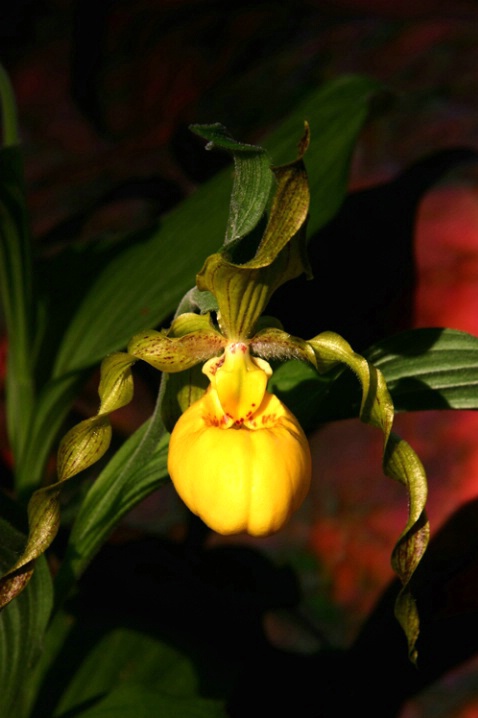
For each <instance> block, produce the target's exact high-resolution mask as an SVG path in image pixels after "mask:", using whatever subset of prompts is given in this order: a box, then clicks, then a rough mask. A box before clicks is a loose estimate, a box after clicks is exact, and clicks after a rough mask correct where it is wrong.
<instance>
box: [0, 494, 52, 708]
mask: <svg viewBox="0 0 478 718" xmlns="http://www.w3.org/2000/svg"><path fill="white" fill-rule="evenodd" d="M0 515H1V516H2V517H6V516H9V517H10V516H11V515H12V510H11V507H10V502H9V501H8V502H7V500H6V498H5V497H4V496H3V494H0ZM24 543H25V536H24V535H23V534H22V532H20V531H18V530H17V529H16V528H14V527H13V525H12V523H10V522H9V521H7V519H6V518H0V570H2V571H4V570H5V569H7V567H8V566H10V565H11V564H12V563H13V562H14V561H15V558H16V556H17V555H18V553H19V552H21V550H22V548H23V545H24ZM52 599H53V591H52V582H51V577H50V572H49V569H48V566H47V563H46V561H45V559H44V558H41V560H39V561H38V563H37V567H36V571H35V573H34V575H33V578H32V580H31V581H30V583H29V584H28V586H27V587H26V588H25V590H24V591H23V592H22V594H21V596H19V597H18V599H17V600H16V601H14V602H13V603H10V604H9V605H8V606H7V607H6V608H4V609H3V611H1V612H0V705H1V715H2V718H24V717H26V716H27V715H28V709H29V706H30V703H31V700H32V698H33V695H32V691H31V689H32V686H31V685H30V682H29V678H30V674H31V671H32V670H33V667H34V665H35V662H36V661H37V659H38V658H39V656H40V654H41V651H42V647H43V641H44V633H45V630H46V627H47V623H48V620H49V618H50V613H51V608H52Z"/></svg>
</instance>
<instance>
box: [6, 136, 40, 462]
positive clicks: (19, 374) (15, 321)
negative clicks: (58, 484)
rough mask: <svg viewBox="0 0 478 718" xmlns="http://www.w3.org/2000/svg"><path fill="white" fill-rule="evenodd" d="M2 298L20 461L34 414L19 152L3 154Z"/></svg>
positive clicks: (10, 413) (11, 430) (13, 435)
mask: <svg viewBox="0 0 478 718" xmlns="http://www.w3.org/2000/svg"><path fill="white" fill-rule="evenodd" d="M0 297H1V303H2V310H3V315H4V319H5V324H6V330H7V336H8V345H7V346H8V355H7V375H6V398H7V428H8V434H9V440H10V445H11V448H12V451H13V452H14V456H15V458H16V460H17V461H18V460H21V456H22V452H23V450H24V448H25V444H26V441H27V435H28V429H29V425H30V420H31V413H32V411H33V398H34V387H33V359H34V356H33V342H32V333H33V332H32V330H33V320H34V314H33V298H32V287H31V258H30V234H29V227H28V215H27V209H26V204H25V191H24V185H23V168H22V161H21V155H20V151H19V148H18V147H17V146H12V147H5V148H3V149H2V150H1V151H0Z"/></svg>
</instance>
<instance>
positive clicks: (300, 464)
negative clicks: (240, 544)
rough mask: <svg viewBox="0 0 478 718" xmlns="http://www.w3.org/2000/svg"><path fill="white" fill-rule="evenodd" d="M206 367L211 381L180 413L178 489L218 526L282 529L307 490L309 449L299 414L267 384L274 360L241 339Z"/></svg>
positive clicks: (172, 469)
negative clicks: (261, 356)
mask: <svg viewBox="0 0 478 718" xmlns="http://www.w3.org/2000/svg"><path fill="white" fill-rule="evenodd" d="M203 371H204V372H205V374H206V375H207V376H208V377H209V379H210V382H211V383H210V386H209V388H208V390H207V392H206V393H205V394H204V395H203V397H202V398H201V399H199V400H198V401H196V402H195V403H194V404H192V405H191V406H190V407H189V409H187V410H186V411H185V412H184V414H182V415H181V417H180V418H179V420H178V421H177V423H176V425H175V427H174V430H173V432H172V434H171V439H170V445H169V457H168V470H169V474H170V476H171V479H172V481H173V483H174V485H175V487H176V490H177V492H178V494H179V495H180V496H181V498H182V499H183V501H184V502H185V504H186V505H187V506H188V507H189V508H190V509H191V511H192V512H193V513H195V514H197V515H198V516H200V517H201V518H202V520H203V521H204V522H205V523H206V524H207V525H208V526H210V527H211V528H212V529H213V530H214V531H217V532H218V533H221V534H233V533H238V532H241V531H247V532H248V533H249V534H252V535H254V536H264V535H268V534H271V533H274V532H275V531H278V530H279V529H280V528H281V527H282V526H283V525H284V524H285V523H286V521H287V520H288V519H289V517H290V515H291V514H292V512H293V511H295V510H296V509H297V508H298V507H299V506H300V504H301V503H302V501H303V499H304V498H305V495H306V494H307V491H308V488H309V484H310V475H311V457H310V449H309V444H308V442H307V438H306V436H305V434H304V432H303V430H302V428H301V427H300V425H299V423H298V421H297V419H296V418H295V416H294V415H293V414H292V413H291V412H290V411H289V410H288V409H287V408H286V407H285V406H284V404H282V402H281V401H280V400H279V399H278V398H277V397H276V396H275V395H273V394H270V393H269V392H268V391H267V390H266V385H267V380H268V378H269V376H270V375H271V373H272V372H271V368H270V366H269V364H268V363H267V362H266V361H264V360H263V359H259V358H256V357H252V356H251V355H250V353H249V348H248V346H247V344H246V343H244V342H234V343H231V344H229V345H228V346H227V347H226V350H225V352H224V354H223V355H222V356H221V357H219V358H214V359H211V360H209V361H208V362H207V363H206V364H205V366H204V369H203Z"/></svg>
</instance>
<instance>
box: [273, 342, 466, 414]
mask: <svg viewBox="0 0 478 718" xmlns="http://www.w3.org/2000/svg"><path fill="white" fill-rule="evenodd" d="M364 356H365V358H366V359H367V360H368V361H370V363H372V364H373V365H374V366H376V367H377V368H378V369H380V371H381V372H382V374H383V376H384V378H385V380H386V382H387V386H388V389H389V391H390V394H391V396H392V399H393V403H394V407H395V411H427V410H432V409H478V380H477V376H478V361H477V357H478V338H477V337H475V336H473V335H471V334H467V333H466V332H461V331H457V330H454V329H436V328H430V329H413V330H410V331H407V332H403V333H401V334H397V335H395V336H394V337H392V338H390V339H386V340H384V341H382V342H380V343H378V344H376V345H374V346H373V347H371V348H370V349H368V350H367V351H365V352H364ZM339 374H341V375H340V376H338V375H339ZM270 383H271V388H272V389H273V390H274V392H276V393H277V394H278V395H280V396H281V397H282V399H283V400H284V401H285V402H286V403H287V405H288V406H290V407H291V409H292V410H293V411H294V413H295V414H296V415H297V417H298V418H299V420H300V421H301V423H302V425H303V426H305V427H307V428H312V427H313V426H316V425H317V424H319V423H322V422H324V421H334V420H336V419H348V418H350V417H352V416H356V415H357V413H358V410H359V405H360V391H359V390H358V388H357V384H356V381H355V380H354V377H352V376H351V375H350V374H349V373H348V372H345V373H344V372H343V371H342V370H341V369H340V368H337V367H336V368H335V369H331V371H330V372H329V374H328V375H322V376H317V374H316V373H315V371H314V369H312V367H310V366H308V365H306V364H304V363H299V362H288V363H287V364H282V365H281V366H280V367H279V368H278V369H277V370H276V371H275V372H274V375H273V377H272V379H271V380H270Z"/></svg>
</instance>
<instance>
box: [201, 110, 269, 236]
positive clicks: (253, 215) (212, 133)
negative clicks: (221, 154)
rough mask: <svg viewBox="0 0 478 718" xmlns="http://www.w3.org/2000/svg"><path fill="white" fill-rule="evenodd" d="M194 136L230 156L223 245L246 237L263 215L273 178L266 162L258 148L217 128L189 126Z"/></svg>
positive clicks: (208, 147) (264, 154) (223, 129)
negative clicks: (231, 165) (230, 179)
mask: <svg viewBox="0 0 478 718" xmlns="http://www.w3.org/2000/svg"><path fill="white" fill-rule="evenodd" d="M190 129H191V130H192V131H193V132H195V133H196V134H197V135H200V136H201V137H204V138H205V139H207V140H209V142H208V145H207V149H213V148H214V147H217V148H221V149H223V150H227V151H228V152H230V153H231V154H232V156H233V159H234V180H233V186H232V194H231V202H230V206H229V219H228V223H227V229H226V237H225V239H224V243H225V244H228V243H229V242H232V241H234V240H236V239H240V238H241V237H244V236H245V235H246V234H249V232H251V231H252V230H253V229H254V227H255V226H256V225H257V223H258V222H259V220H260V219H261V217H262V215H263V214H264V211H265V208H266V205H267V202H268V199H269V194H270V191H271V186H272V180H273V174H272V171H271V168H270V159H269V157H268V155H267V152H266V151H265V150H264V149H262V147H256V146H255V145H248V144H244V143H241V142H237V141H236V140H234V139H233V138H232V137H230V135H229V134H228V132H227V130H226V128H225V127H224V126H223V125H221V124H213V125H191V127H190Z"/></svg>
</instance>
